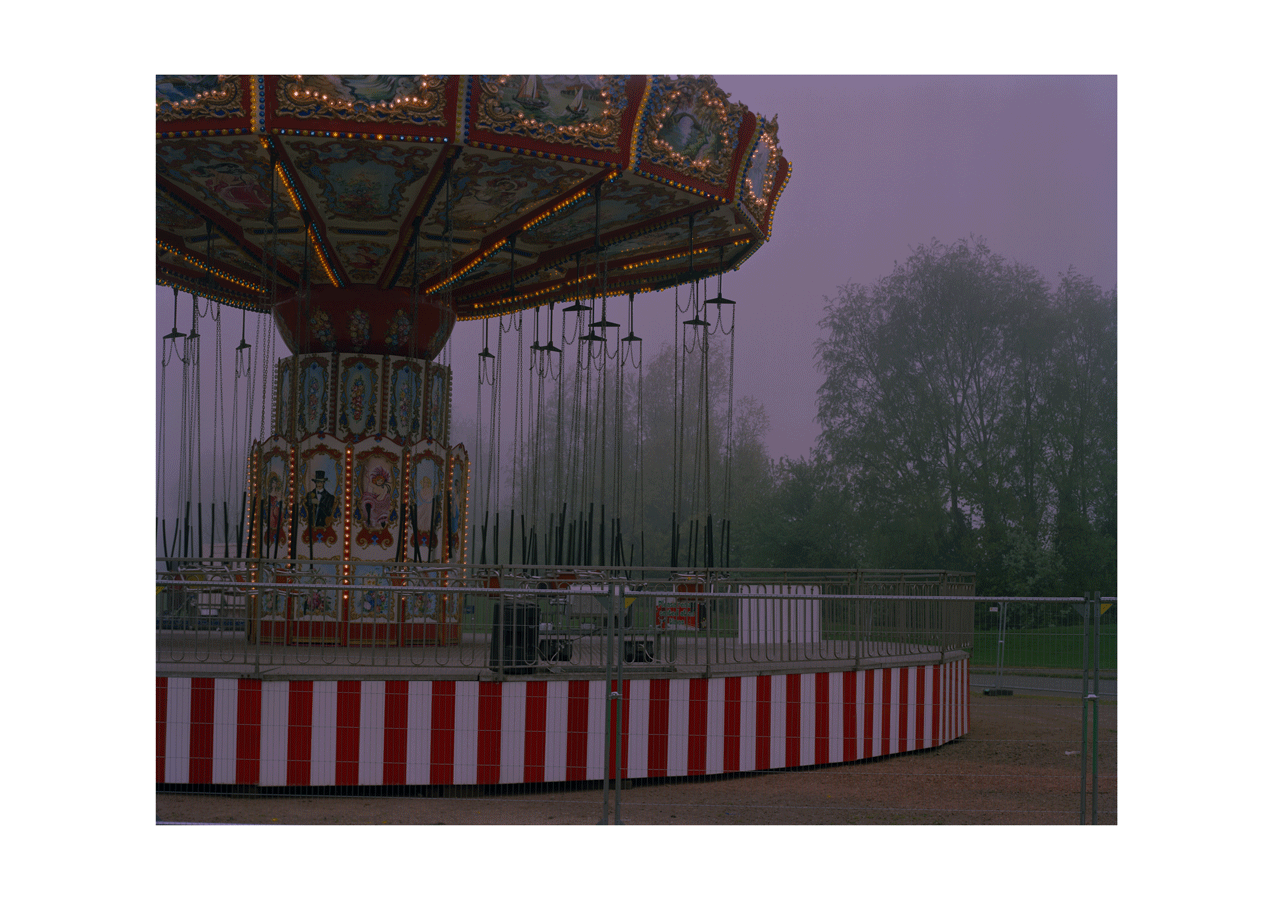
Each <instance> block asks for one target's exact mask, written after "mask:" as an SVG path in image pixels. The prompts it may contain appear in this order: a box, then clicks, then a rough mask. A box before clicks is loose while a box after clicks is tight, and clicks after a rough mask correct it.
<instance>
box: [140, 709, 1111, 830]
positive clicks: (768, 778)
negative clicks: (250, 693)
mask: <svg viewBox="0 0 1273 900" xmlns="http://www.w3.org/2000/svg"><path fill="white" fill-rule="evenodd" d="M970 721H971V730H970V732H969V733H968V734H967V735H966V736H964V737H963V738H960V739H959V740H957V741H954V742H953V743H950V744H947V745H945V746H943V747H938V748H936V749H934V750H925V751H920V752H917V753H910V754H905V755H902V756H894V757H889V758H886V759H881V760H874V761H867V762H861V763H850V764H845V765H834V766H822V767H811V768H805V769H798V770H790V771H783V772H764V773H758V774H750V775H741V776H726V777H709V778H694V779H688V778H680V779H662V780H658V781H654V780H647V781H639V782H633V783H631V786H628V785H627V784H625V786H624V789H623V791H622V793H621V797H620V804H621V805H620V814H621V817H622V821H623V823H624V824H625V825H1071V824H1078V823H1079V809H1080V784H1081V777H1082V775H1083V772H1082V771H1081V769H1082V767H1081V760H1082V754H1081V752H1080V751H1081V749H1082V705H1081V704H1080V702H1079V701H1078V700H1073V699H1069V698H1056V697H1038V696H1026V695H1021V694H1017V695H1014V696H1011V697H985V696H983V695H981V694H979V693H974V694H973V696H972V709H971V717H970ZM1088 727H1089V740H1090V733H1091V732H1090V729H1091V722H1090V719H1089V726H1088ZM1099 746H1100V757H1099V768H1098V773H1097V786H1098V789H1099V791H1098V804H1097V809H1098V823H1099V824H1101V825H1115V824H1117V823H1118V775H1117V773H1118V704H1117V703H1116V702H1105V701H1103V702H1102V703H1101V705H1100V745H1099ZM1086 777H1087V791H1088V794H1089V796H1090V792H1091V790H1092V772H1091V758H1090V756H1089V758H1088V764H1087V772H1086ZM407 790H408V791H410V790H412V789H407ZM602 795H603V792H602V789H601V787H600V785H599V784H592V785H586V786H581V787H572V788H553V789H551V790H542V789H527V788H520V787H519V788H515V789H509V788H503V789H483V788H451V789H447V788H425V789H420V790H419V791H418V792H415V793H414V795H412V796H403V795H400V794H399V795H397V796H386V795H367V794H362V793H355V792H353V791H346V792H345V793H343V794H341V795H331V794H329V795H324V796H302V795H295V794H291V795H284V794H277V793H268V792H251V793H234V794H207V793H175V792H169V791H161V792H158V793H157V794H156V800H155V817H156V820H157V821H160V822H199V823H236V824H259V825H276V824H277V825H594V824H597V823H598V822H599V821H600V819H601V813H602ZM1089 809H1090V801H1089ZM1088 817H1089V820H1090V813H1089V816H1088ZM610 818H611V820H612V821H613V818H614V810H613V808H612V809H611V810H610Z"/></svg>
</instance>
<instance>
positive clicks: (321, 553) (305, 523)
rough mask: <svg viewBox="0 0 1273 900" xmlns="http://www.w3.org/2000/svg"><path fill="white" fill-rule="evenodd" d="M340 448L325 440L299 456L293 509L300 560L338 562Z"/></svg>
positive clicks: (341, 485) (341, 496)
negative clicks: (296, 500) (297, 502)
mask: <svg viewBox="0 0 1273 900" xmlns="http://www.w3.org/2000/svg"><path fill="white" fill-rule="evenodd" d="M343 460H344V450H343V448H341V447H339V446H337V445H335V444H332V443H327V442H325V441H318V442H317V443H315V444H313V445H312V446H308V447H303V448H302V449H301V453H300V483H299V486H298V493H299V494H300V497H301V501H300V506H299V508H298V510H297V518H298V525H299V533H300V537H299V540H298V543H299V546H298V547H297V553H296V555H297V557H298V558H300V559H340V558H341V556H342V552H341V551H342V544H343V543H344V535H345V519H346V516H345V507H346V506H347V503H346V500H345V496H344V484H345V468H344V463H343Z"/></svg>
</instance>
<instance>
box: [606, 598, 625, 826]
mask: <svg viewBox="0 0 1273 900" xmlns="http://www.w3.org/2000/svg"><path fill="white" fill-rule="evenodd" d="M615 609H616V610H617V611H618V612H617V614H616V615H615V622H616V623H617V624H616V626H615V627H616V628H617V630H618V632H619V641H618V643H619V656H618V658H617V659H616V660H615V668H616V673H617V674H616V675H615V688H616V689H615V690H613V691H611V692H610V703H611V705H612V706H613V709H614V717H613V721H614V723H615V727H614V734H613V735H612V740H613V746H614V824H616V825H622V824H623V818H622V817H621V816H620V815H619V795H620V793H622V791H623V642H624V640H625V638H624V634H623V626H624V619H625V618H626V617H627V612H628V598H627V591H626V589H625V588H624V586H623V585H622V584H620V585H618V588H617V590H616V593H615Z"/></svg>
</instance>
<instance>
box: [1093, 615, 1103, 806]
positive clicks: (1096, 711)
mask: <svg viewBox="0 0 1273 900" xmlns="http://www.w3.org/2000/svg"><path fill="white" fill-rule="evenodd" d="M1092 597H1093V601H1092V697H1091V700H1092V824H1093V825H1095V824H1096V816H1097V808H1096V799H1097V793H1096V777H1097V760H1098V759H1099V757H1100V752H1099V751H1100V740H1101V738H1100V734H1101V729H1100V721H1101V594H1100V592H1099V591H1097V592H1095V593H1094V594H1093V595H1092Z"/></svg>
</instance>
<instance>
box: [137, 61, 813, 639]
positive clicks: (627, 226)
mask: <svg viewBox="0 0 1273 900" xmlns="http://www.w3.org/2000/svg"><path fill="white" fill-rule="evenodd" d="M156 84H157V93H156V279H157V283H158V284H159V285H163V286H167V287H170V288H171V289H172V291H173V302H174V309H175V305H176V301H177V294H178V292H179V291H181V292H188V293H190V294H191V295H192V296H193V297H194V298H195V306H196V315H195V317H194V320H193V324H192V332H193V330H194V328H195V327H196V326H197V320H198V298H200V297H202V298H204V299H205V301H210V302H211V303H212V304H216V305H218V308H221V307H224V306H225V305H228V306H231V307H237V308H239V309H242V310H245V311H250V312H258V313H268V314H269V315H271V316H272V318H273V321H274V323H275V325H276V326H277V329H278V332H279V335H280V336H281V337H282V339H283V341H284V342H285V344H286V346H287V348H288V350H290V352H291V355H290V356H287V357H285V358H283V359H281V360H279V361H278V363H277V368H276V371H274V372H273V373H272V377H273V408H272V411H271V413H270V417H269V419H268V421H269V427H268V428H266V429H265V431H266V433H265V434H263V435H262V437H261V439H260V440H257V441H254V442H253V443H252V445H251V447H250V448H249V451H248V474H247V478H246V481H245V490H244V492H243V493H244V500H243V503H242V509H241V510H239V516H238V518H239V520H240V521H239V526H238V528H237V529H236V532H235V533H236V537H235V539H234V540H230V539H229V537H227V541H226V544H225V547H226V550H227V553H228V550H229V547H230V545H231V544H233V545H234V546H235V552H236V554H237V555H239V556H241V557H244V558H249V559H256V560H263V559H268V560H279V561H284V560H288V561H305V562H307V563H308V564H310V567H311V568H312V567H313V566H315V565H320V566H322V567H325V568H324V569H323V571H325V572H326V573H327V575H328V576H329V577H334V578H339V579H343V580H344V582H343V583H346V584H349V583H352V580H354V579H357V578H358V577H359V576H360V575H361V574H365V573H366V572H370V571H375V572H380V573H385V572H393V571H396V570H395V569H394V566H395V565H398V564H407V563H445V564H464V563H468V562H471V561H476V560H473V559H472V557H473V555H474V553H475V548H473V547H470V546H469V545H470V539H469V537H468V536H469V534H470V529H471V525H470V522H469V521H468V513H469V500H470V497H469V493H470V485H471V484H472V483H473V480H474V479H473V478H472V477H471V473H470V459H469V454H468V451H467V450H466V448H465V447H464V446H463V445H462V444H459V443H456V444H452V440H453V437H452V433H451V402H450V396H451V379H452V372H451V369H450V367H449V366H448V365H445V364H443V362H442V361H441V360H440V359H439V353H440V351H441V350H442V348H443V347H444V345H445V344H446V343H447V340H448V338H449V336H450V335H451V332H452V329H453V328H454V326H455V323H456V321H457V319H458V320H488V319H496V320H497V321H498V322H500V323H510V322H512V321H514V318H513V317H514V316H516V317H518V318H517V319H516V321H517V323H518V324H517V328H518V329H519V331H520V329H521V328H522V324H521V322H522V319H521V318H520V317H521V316H522V315H532V314H533V321H534V326H535V330H536V338H535V343H534V344H533V345H531V346H530V348H529V350H530V353H531V357H532V362H531V366H530V367H529V368H531V369H533V367H534V365H535V360H538V361H539V362H538V365H539V369H540V371H541V372H543V371H544V370H545V369H547V370H548V371H550V372H551V371H553V367H554V365H555V366H556V367H557V369H556V371H557V372H558V373H560V372H561V370H562V367H561V363H560V361H559V360H560V358H561V357H562V355H563V350H564V347H563V346H561V345H558V344H556V343H555V342H554V340H553V338H554V336H555V335H556V334H558V333H559V334H560V335H561V339H562V344H563V345H564V344H566V343H568V342H570V341H572V340H573V342H574V345H575V346H576V347H578V348H584V347H586V348H587V354H588V356H587V358H588V359H594V358H595V359H600V360H601V365H602V366H604V365H605V360H606V359H607V358H609V359H613V360H621V359H625V358H630V357H624V356H623V353H622V352H621V351H620V348H624V349H625V350H626V351H627V352H628V353H629V354H630V353H631V351H632V347H633V346H634V342H636V341H639V340H640V339H639V338H638V337H637V336H636V335H635V334H634V333H633V330H632V327H631V319H629V329H628V333H627V335H626V337H621V336H620V331H619V330H615V329H618V328H619V326H618V324H617V323H615V322H611V321H609V320H608V318H607V315H606V313H607V309H606V306H605V304H606V301H607V298H609V297H614V296H619V295H627V300H628V307H629V314H630V311H631V304H632V298H633V297H634V296H635V295H636V294H640V293H644V292H649V291H658V290H663V289H665V288H669V287H673V286H678V287H684V289H685V290H686V291H687V295H688V296H690V297H691V298H692V301H687V305H686V306H685V310H686V311H687V312H692V317H691V318H689V319H686V320H685V323H684V325H685V327H686V328H688V329H689V331H690V332H691V333H692V332H693V331H694V329H696V328H698V329H701V330H702V333H703V337H702V339H701V340H702V343H703V345H704V350H705V342H706V334H707V331H708V329H709V328H710V326H711V316H710V314H709V305H710V304H711V303H712V302H713V301H712V300H710V299H708V298H707V297H706V292H705V290H704V292H703V294H702V295H700V294H699V292H698V291H699V288H698V284H699V282H705V281H706V280H707V279H709V278H712V277H715V278H717V280H718V284H719V277H720V275H721V273H723V272H725V271H728V270H733V269H736V268H738V266H740V265H741V264H742V263H743V262H744V261H745V260H746V259H747V258H748V257H749V256H751V254H753V253H754V252H755V251H756V250H757V249H758V248H759V247H760V246H761V245H762V244H763V243H764V242H765V241H766V240H767V239H768V238H769V235H770V232H771V229H772V225H773V219H774V209H775V205H776V203H777V200H778V198H779V195H780V194H781V192H782V189H783V187H784V185H785V183H786V181H787V179H788V177H789V174H790V166H789V164H788V162H787V161H786V160H785V159H784V158H783V156H782V154H781V152H780V149H779V146H778V141H777V122H776V120H775V119H763V118H758V117H757V116H756V115H754V114H753V113H751V112H750V111H748V110H747V109H746V107H744V106H742V105H741V104H738V103H731V102H729V99H728V95H726V94H725V93H724V92H723V91H722V90H721V89H720V88H719V86H717V84H716V83H715V81H714V80H713V79H712V78H710V77H707V76H693V77H691V76H679V77H663V76H640V75H636V76H612V75H495V76H441V75H437V76H435V75H353V76H348V75H345V76H336V75H277V76H275V75H215V76H212V75H208V76H193V75H166V76H158V78H157V80H156ZM717 293H718V296H717V298H715V301H714V302H715V303H716V307H715V310H716V313H717V319H718V320H719V319H720V310H721V309H722V308H723V306H724V304H728V303H729V302H730V301H728V300H725V299H724V297H723V296H720V291H719V290H718V292H717ZM678 297H679V294H678ZM586 301H591V304H589V303H588V302H586ZM678 302H679V300H678ZM567 304H569V305H567ZM554 310H559V313H558V320H559V325H555V324H554V316H553V313H554ZM541 311H545V312H546V313H547V318H546V330H545V336H546V337H547V342H546V343H544V342H542V341H541V340H540V335H539V332H538V329H539V323H540V313H541ZM567 311H573V312H574V316H575V323H576V324H575V326H574V329H573V330H571V331H567V328H566V313H567ZM730 323H731V324H730V328H731V331H732V318H731V319H730ZM489 324H490V323H485V324H484V327H485V328H487V329H489ZM511 327H512V326H511V325H510V326H505V325H504V324H501V325H500V328H501V329H504V330H506V329H507V328H511ZM558 328H560V331H559V332H558V331H557V329H558ZM484 333H485V334H489V331H486V332H484ZM500 334H501V335H502V334H503V330H501V332H500ZM184 336H185V335H183V334H182V333H181V332H178V331H177V326H176V321H175V312H174V324H173V332H172V334H171V335H170V337H171V338H173V345H174V346H175V344H176V339H177V338H180V337H184ZM191 336H192V337H193V334H192V335H191ZM693 340H694V338H693V336H692V334H691V337H690V342H691V344H692V343H693ZM625 342H626V343H625ZM488 344H489V339H488ZM594 345H599V346H597V347H596V349H595V350H594V349H593V348H594ZM246 346H248V345H247V343H246V339H245V340H243V341H241V343H240V348H241V349H242V348H243V347H246ZM607 353H608V354H609V356H607ZM554 354H555V355H554ZM482 356H483V357H491V358H493V356H494V355H493V354H491V353H490V352H489V347H486V348H484V349H483V354H482ZM491 365H492V364H491V363H489V362H488V360H487V359H486V358H483V359H481V360H479V379H483V380H485V379H487V378H488V377H489V373H490V372H493V371H495V369H493V368H491V367H490V366H491ZM614 365H615V367H616V370H617V369H618V366H619V365H620V363H619V362H617V361H616V362H615V363H614ZM483 366H485V367H486V368H482V367H483ZM522 368H523V369H524V370H525V369H527V368H528V367H527V366H526V365H525V364H524V362H523V367H522ZM484 373H485V374H484ZM487 383H489V384H491V386H492V387H491V390H492V391H494V390H495V389H496V387H497V385H496V382H495V381H494V380H493V379H492V380H490V381H489V382H487ZM541 396H542V393H541ZM480 402H481V401H480V395H479V405H480ZM594 427H600V425H599V424H598V423H595V422H594ZM491 447H492V453H498V451H499V449H500V448H499V446H498V442H497V441H496V442H493V443H492V445H491ZM479 449H480V448H479ZM474 464H475V465H476V464H477V460H474ZM487 464H488V465H489V464H490V463H489V462H488V463H487ZM490 480H491V479H490V478H489V477H488V479H487V482H488V484H489V482H490ZM603 480H604V478H603ZM551 505H552V506H553V507H556V505H557V502H556V501H553V503H552V504H551ZM487 511H488V514H489V506H488V508H487ZM569 515H570V525H571V529H572V531H571V538H570V540H569V541H568V540H567V539H566V530H565V525H566V517H567V512H566V511H565V510H562V513H561V517H560V518H559V519H557V520H556V521H555V522H554V528H552V529H549V531H550V532H553V533H554V534H555V535H557V540H556V541H555V545H554V544H553V542H552V541H551V540H549V541H548V543H547V545H546V546H545V548H544V553H545V557H546V558H549V557H551V556H552V555H553V553H554V552H555V556H556V558H557V560H558V561H560V560H561V559H562V557H563V555H567V556H569V557H571V558H575V559H578V558H580V555H581V552H582V548H584V547H585V546H587V547H589V548H590V547H591V545H592V533H593V525H592V521H591V516H589V519H588V521H587V522H586V523H585V522H584V520H583V517H582V513H581V514H580V516H579V517H578V519H577V521H576V517H575V516H574V511H573V510H571V511H570V513H569ZM496 516H497V518H496V528H495V534H498V512H497V513H496ZM229 518H230V516H229V515H228V514H227V515H225V516H223V525H224V526H226V527H227V528H228V526H229V521H228V519H229ZM509 518H510V519H511V518H512V516H511V514H510V517H509ZM486 524H487V523H486V522H483V527H482V535H483V540H482V548H481V551H480V556H481V557H483V558H482V560H481V561H482V562H486V561H487V559H486V557H487V547H486V540H485V536H486V532H487V528H486ZM576 524H578V526H579V531H578V540H577V541H576V540H575V539H574V537H575V536H574V531H573V529H574V526H575V525H576ZM585 524H586V527H587V531H588V536H589V537H588V543H587V544H585V542H584V540H583V533H584V527H585ZM600 527H601V529H602V530H604V516H603V522H602V523H601V526H600ZM164 530H165V533H166V531H167V526H166V524H165V526H164ZM472 531H473V534H474V535H476V529H475V528H474V529H472ZM506 531H507V533H509V535H510V538H511V534H512V526H511V524H510V525H509V526H507V527H506ZM616 531H617V529H616ZM711 534H712V532H711V529H710V528H708V529H707V530H706V532H705V535H706V539H707V540H708V541H710V540H711ZM613 537H615V538H617V537H618V535H617V534H615V535H613ZM525 539H526V529H525V526H523V545H524V541H525ZM473 540H476V537H474V538H473ZM202 543H203V541H202V537H200V538H199V544H200V550H202ZM601 543H602V544H604V541H602V542H601ZM498 546H499V542H498V540H497V539H492V540H491V548H490V558H491V559H494V560H496V561H497V560H498V554H499V550H498ZM550 547H551V548H552V549H550ZM576 547H578V548H579V550H576V549H575V548H576ZM623 552H624V551H623V547H622V543H621V542H620V543H619V544H618V558H619V559H620V560H622V559H623V558H624V557H623ZM525 553H526V551H525V550H523V558H525ZM174 555H178V554H176V553H175V552H174ZM597 555H598V556H600V557H602V559H603V561H604V553H598V554H597ZM511 556H512V549H511V548H510V550H509V561H510V562H511V561H512V560H511ZM628 561H629V562H630V561H631V555H630V553H629V557H628ZM402 568H406V566H402ZM278 571H279V570H276V572H275V575H274V577H276V578H283V577H284V576H282V575H280V574H278ZM394 577H397V576H392V577H391V576H385V578H386V579H387V580H386V581H385V584H386V586H387V587H389V588H391V587H392V585H393V584H397V583H399V582H397V581H394V580H393V578H394ZM263 596H265V597H266V598H267V599H265V600H263V601H262V602H263V603H265V604H266V607H265V608H262V609H261V610H259V611H258V612H259V613H260V615H259V617H258V621H259V622H260V632H259V635H258V636H259V637H260V638H261V639H263V640H275V639H283V640H300V641H305V640H311V641H322V642H330V641H333V640H340V641H341V642H345V641H348V642H357V641H359V640H363V639H368V640H385V639H389V640H393V641H395V642H396V641H399V640H401V641H422V640H424V641H434V640H438V641H450V640H454V639H455V636H456V634H457V633H458V632H457V628H458V626H457V624H456V623H457V621H458V620H457V619H456V613H455V610H454V609H448V608H446V603H445V601H444V600H440V599H439V597H440V596H441V595H438V596H434V595H421V594H417V595H414V596H413V597H409V598H407V599H405V600H403V599H401V598H397V599H395V595H394V594H393V592H392V591H391V590H388V589H386V590H383V591H379V592H376V591H363V592H361V594H360V596H359V598H358V600H357V602H351V601H350V599H349V597H348V596H346V597H344V598H343V599H342V598H341V596H340V595H339V593H338V592H327V593H323V592H315V593H314V594H313V595H312V597H311V598H306V597H304V596H303V595H300V594H297V595H291V596H290V599H289V600H286V601H284V600H280V601H279V605H277V606H270V601H269V600H268V595H263ZM279 596H282V595H279ZM400 603H401V604H402V605H400V606H399V605H397V604H400ZM289 604H290V605H289ZM285 607H286V608H285Z"/></svg>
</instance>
